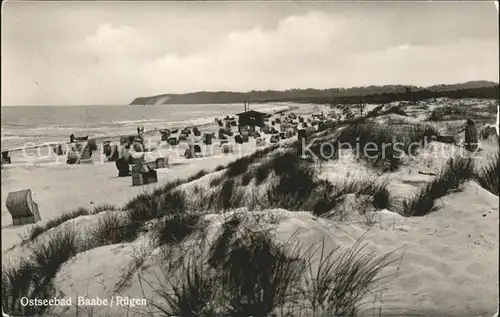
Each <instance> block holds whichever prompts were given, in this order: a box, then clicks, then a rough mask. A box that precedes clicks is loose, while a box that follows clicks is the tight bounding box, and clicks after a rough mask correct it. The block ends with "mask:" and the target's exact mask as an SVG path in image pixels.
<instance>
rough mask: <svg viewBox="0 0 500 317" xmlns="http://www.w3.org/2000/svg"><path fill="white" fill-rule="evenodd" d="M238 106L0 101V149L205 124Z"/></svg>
mask: <svg viewBox="0 0 500 317" xmlns="http://www.w3.org/2000/svg"><path fill="white" fill-rule="evenodd" d="M288 107H289V105H286V104H253V105H252V106H251V109H252V110H258V111H262V112H273V111H277V110H283V109H286V108H288ZM243 111H244V106H243V105H242V104H200V105H185V104H184V105H122V106H109V105H92V106H10V107H4V106H2V107H1V132H2V133H1V149H2V151H6V150H15V149H20V148H23V147H35V146H42V145H44V144H47V143H50V144H54V143H63V142H67V141H68V140H69V135H70V134H72V133H73V134H75V136H89V137H90V138H93V137H108V136H117V135H125V134H133V133H136V131H137V127H138V126H143V127H144V130H145V131H148V130H154V129H162V128H174V127H175V128H176V127H184V126H186V125H190V126H191V125H198V126H200V125H205V124H210V123H212V122H215V118H223V117H225V116H226V115H234V114H236V113H239V112H243Z"/></svg>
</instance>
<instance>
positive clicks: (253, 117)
mask: <svg viewBox="0 0 500 317" xmlns="http://www.w3.org/2000/svg"><path fill="white" fill-rule="evenodd" d="M236 115H237V116H238V125H249V126H259V127H261V126H263V125H264V118H265V116H266V114H265V113H262V112H259V111H255V110H248V111H245V112H241V113H238V114H236Z"/></svg>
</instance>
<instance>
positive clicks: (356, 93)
mask: <svg viewBox="0 0 500 317" xmlns="http://www.w3.org/2000/svg"><path fill="white" fill-rule="evenodd" d="M440 97H448V98H481V99H490V98H494V99H498V98H499V85H498V84H497V83H494V82H487V81H475V82H467V83H462V84H454V85H436V86H430V87H416V86H403V85H392V86H368V87H354V88H330V89H289V90H285V91H276V90H266V91H255V90H252V91H250V92H231V91H217V92H208V91H201V92H193V93H186V94H162V95H157V96H151V97H139V98H136V99H134V100H133V101H132V102H131V103H130V104H131V105H150V104H214V103H219V104H222V103H243V102H244V101H247V102H251V103H267V102H296V103H316V104H357V103H389V102H392V101H403V100H410V101H419V100H423V99H429V98H440Z"/></svg>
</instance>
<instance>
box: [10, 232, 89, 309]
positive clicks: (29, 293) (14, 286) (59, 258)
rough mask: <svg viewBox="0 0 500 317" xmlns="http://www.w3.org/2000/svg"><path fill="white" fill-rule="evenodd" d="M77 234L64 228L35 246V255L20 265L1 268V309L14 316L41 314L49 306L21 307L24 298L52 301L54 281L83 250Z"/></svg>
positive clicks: (23, 259) (22, 261) (30, 255)
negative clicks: (79, 244) (69, 261)
mask: <svg viewBox="0 0 500 317" xmlns="http://www.w3.org/2000/svg"><path fill="white" fill-rule="evenodd" d="M76 235H77V233H76V231H75V229H73V228H65V229H64V230H59V231H57V232H56V233H54V234H52V235H51V236H50V237H49V238H48V239H47V241H44V242H40V243H37V244H36V245H33V246H32V251H33V252H32V254H28V255H26V256H25V257H24V258H21V260H20V263H18V264H17V265H16V266H12V267H10V268H2V308H3V310H4V312H6V313H8V314H10V315H12V316H35V315H42V314H43V313H44V311H45V310H46V309H47V308H48V306H36V305H27V306H24V305H22V304H21V299H22V298H23V297H27V298H31V299H34V298H39V299H44V298H52V297H54V296H55V295H56V290H55V288H54V285H53V278H54V277H55V276H56V274H57V272H58V270H59V268H60V266H61V265H62V264H63V263H65V262H66V261H68V260H69V259H70V258H72V257H73V256H75V255H76V254H77V253H78V252H79V251H81V249H80V248H79V246H78V245H77V241H76Z"/></svg>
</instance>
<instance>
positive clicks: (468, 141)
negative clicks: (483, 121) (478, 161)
mask: <svg viewBox="0 0 500 317" xmlns="http://www.w3.org/2000/svg"><path fill="white" fill-rule="evenodd" d="M462 131H465V140H464V147H465V149H466V150H467V151H471V152H473V151H475V150H477V148H478V146H479V144H478V138H477V127H476V124H475V123H474V121H472V120H471V119H467V123H466V124H465V127H463V128H462V130H461V131H460V132H462Z"/></svg>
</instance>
